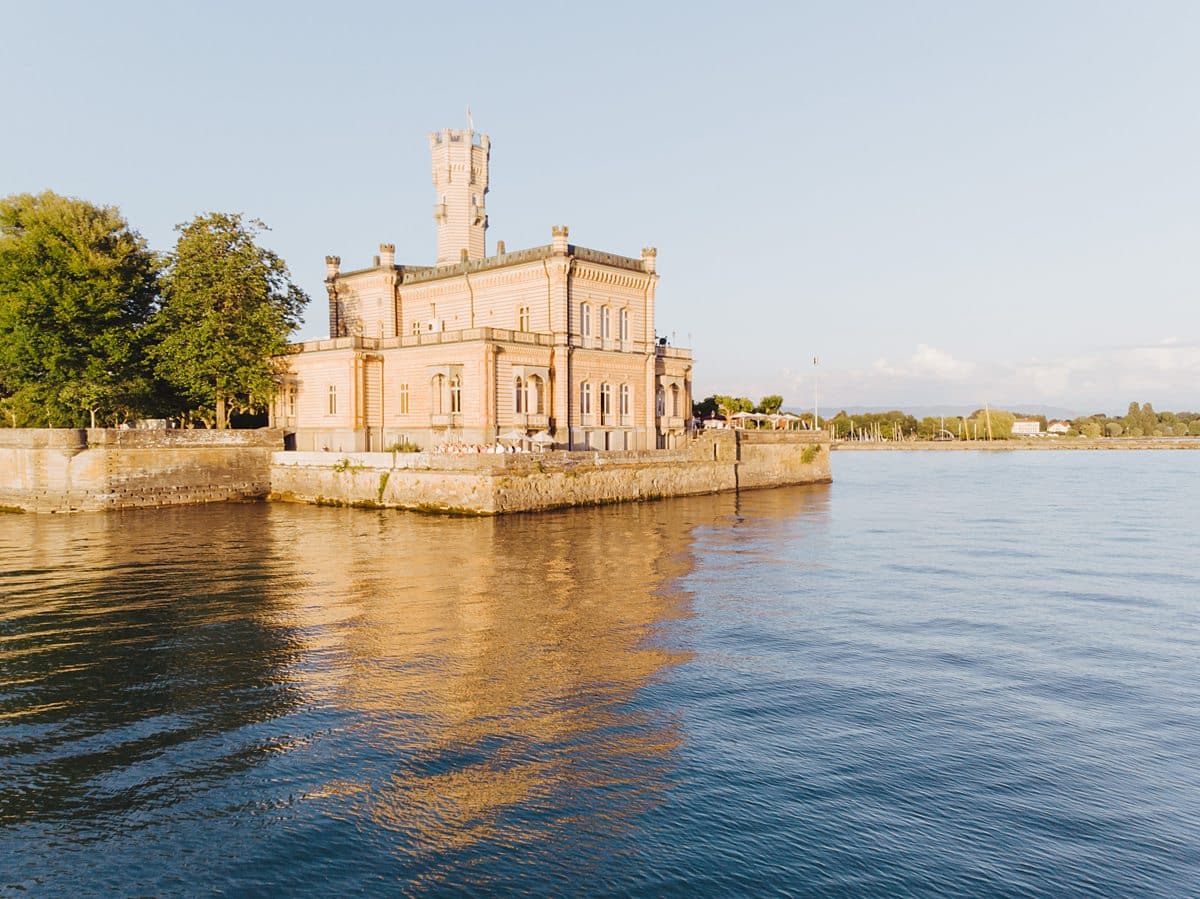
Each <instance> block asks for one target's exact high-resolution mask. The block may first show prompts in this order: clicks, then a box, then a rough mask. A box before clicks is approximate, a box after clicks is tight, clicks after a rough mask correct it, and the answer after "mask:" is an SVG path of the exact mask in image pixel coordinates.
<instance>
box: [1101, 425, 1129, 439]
mask: <svg viewBox="0 0 1200 899" xmlns="http://www.w3.org/2000/svg"><path fill="white" fill-rule="evenodd" d="M1104 432H1105V433H1106V434H1108V436H1109V437H1120V436H1121V435H1122V434H1123V433H1124V432H1125V428H1124V426H1123V425H1122V424H1121V423H1120V422H1119V421H1110V422H1109V423H1108V424H1106V425H1105V426H1104Z"/></svg>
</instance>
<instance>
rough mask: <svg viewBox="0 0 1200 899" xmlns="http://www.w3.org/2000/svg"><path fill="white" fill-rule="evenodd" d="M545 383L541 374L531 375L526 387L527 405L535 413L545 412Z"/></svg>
mask: <svg viewBox="0 0 1200 899" xmlns="http://www.w3.org/2000/svg"><path fill="white" fill-rule="evenodd" d="M544 396H545V394H544V385H543V384H542V379H541V377H540V376H539V375H530V376H529V382H528V385H527V387H526V394H525V405H526V407H527V408H528V409H529V411H530V412H531V413H532V414H534V415H543V414H545V411H546V409H545V399H544Z"/></svg>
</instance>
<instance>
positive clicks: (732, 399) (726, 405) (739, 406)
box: [713, 394, 754, 423]
mask: <svg viewBox="0 0 1200 899" xmlns="http://www.w3.org/2000/svg"><path fill="white" fill-rule="evenodd" d="M713 402H715V403H716V404H717V411H718V412H720V413H721V415H722V416H723V417H724V419H725V421H726V422H727V423H728V422H729V419H730V417H731V416H733V415H736V414H737V413H738V412H752V411H754V403H752V402H751V401H750V400H748V399H747V398H746V397H744V396H725V395H723V394H716V395H715V396H713Z"/></svg>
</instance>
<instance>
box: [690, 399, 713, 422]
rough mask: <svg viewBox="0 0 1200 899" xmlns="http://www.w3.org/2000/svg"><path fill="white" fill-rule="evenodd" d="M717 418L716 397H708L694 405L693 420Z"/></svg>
mask: <svg viewBox="0 0 1200 899" xmlns="http://www.w3.org/2000/svg"><path fill="white" fill-rule="evenodd" d="M716 416H717V400H716V397H711V396H706V397H705V398H704V399H702V400H700V401H699V402H694V403H692V418H698V419H709V418H716Z"/></svg>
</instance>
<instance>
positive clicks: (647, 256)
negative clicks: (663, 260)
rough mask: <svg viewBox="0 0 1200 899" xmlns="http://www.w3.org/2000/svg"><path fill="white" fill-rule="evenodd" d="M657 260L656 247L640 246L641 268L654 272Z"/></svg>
mask: <svg viewBox="0 0 1200 899" xmlns="http://www.w3.org/2000/svg"><path fill="white" fill-rule="evenodd" d="M657 261H658V247H642V268H643V269H645V270H646V271H648V272H650V274H654V269H655V266H656V264H657Z"/></svg>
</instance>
